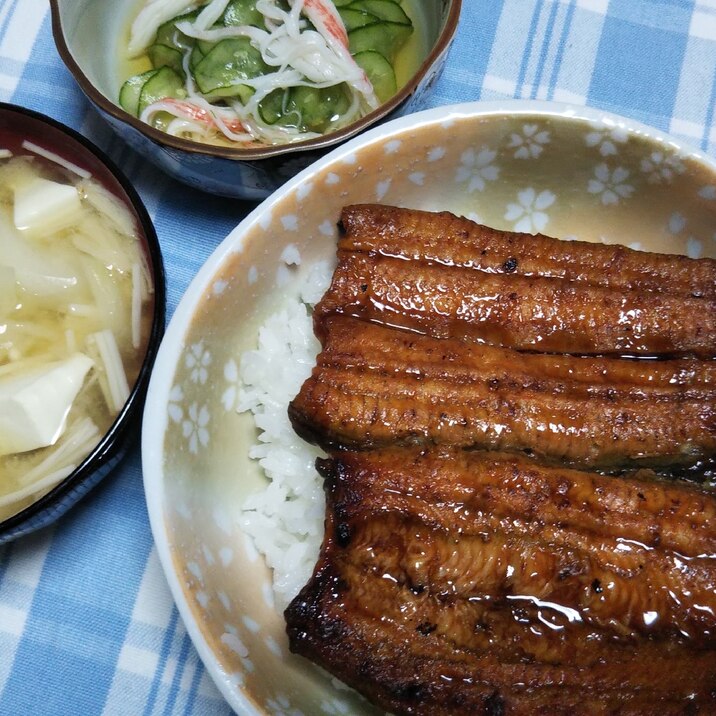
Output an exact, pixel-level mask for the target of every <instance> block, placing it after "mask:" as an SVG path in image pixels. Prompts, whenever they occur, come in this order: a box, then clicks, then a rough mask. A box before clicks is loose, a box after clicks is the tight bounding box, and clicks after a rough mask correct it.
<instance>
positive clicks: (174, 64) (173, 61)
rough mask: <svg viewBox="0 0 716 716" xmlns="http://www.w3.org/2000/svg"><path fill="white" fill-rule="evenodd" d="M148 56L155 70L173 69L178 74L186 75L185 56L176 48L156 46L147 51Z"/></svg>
mask: <svg viewBox="0 0 716 716" xmlns="http://www.w3.org/2000/svg"><path fill="white" fill-rule="evenodd" d="M147 54H148V55H149V60H150V61H151V63H152V67H154V69H159V68H160V67H171V68H172V69H173V70H174V71H175V72H177V73H178V74H180V75H182V76H183V75H184V68H183V67H182V59H183V55H182V53H181V52H180V51H179V50H177V49H176V48H174V47H167V45H157V44H154V45H152V46H151V47H150V48H149V49H148V50H147Z"/></svg>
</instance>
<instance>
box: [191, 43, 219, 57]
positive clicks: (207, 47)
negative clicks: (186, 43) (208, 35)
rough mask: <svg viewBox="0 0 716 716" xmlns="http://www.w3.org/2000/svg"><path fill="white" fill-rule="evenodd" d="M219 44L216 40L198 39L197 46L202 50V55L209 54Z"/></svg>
mask: <svg viewBox="0 0 716 716" xmlns="http://www.w3.org/2000/svg"><path fill="white" fill-rule="evenodd" d="M218 44H219V43H218V42H215V41H214V40H197V41H196V45H195V47H198V48H199V49H200V50H201V54H202V55H208V54H209V53H210V52H211V51H212V50H213V49H214V48H215V47H216V46H217V45H218Z"/></svg>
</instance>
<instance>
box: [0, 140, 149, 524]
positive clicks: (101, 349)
mask: <svg viewBox="0 0 716 716" xmlns="http://www.w3.org/2000/svg"><path fill="white" fill-rule="evenodd" d="M0 146H1V147H2V148H3V150H4V151H3V152H2V153H0V412H1V413H4V415H3V414H0V433H2V434H0V520H3V519H6V518H8V517H10V516H11V515H13V514H16V513H17V512H19V511H20V510H22V509H24V508H25V507H27V506H28V505H30V504H31V503H32V502H34V501H35V500H36V499H37V498H38V497H40V496H41V495H42V494H44V493H46V492H48V491H49V490H51V489H52V488H53V487H55V486H56V485H57V484H58V483H59V482H61V481H62V480H63V479H64V478H65V477H67V476H68V475H69V474H70V473H71V472H72V471H73V470H74V469H75V468H76V467H77V466H78V465H79V464H81V462H82V461H83V460H84V459H85V458H86V457H87V455H88V454H89V453H90V452H91V450H92V449H93V448H94V447H95V446H96V444H97V443H98V442H99V440H100V439H101V437H102V436H103V435H104V434H105V433H106V432H107V430H108V429H109V427H110V426H111V424H112V423H113V421H114V419H115V417H116V416H117V414H118V413H119V411H120V410H121V408H122V407H123V405H124V402H125V401H126V398H127V397H128V395H129V390H130V389H131V386H132V385H133V384H134V382H135V380H136V378H137V376H138V374H139V370H140V367H141V364H142V360H143V357H144V354H145V351H146V344H147V339H148V336H149V330H150V324H151V312H152V304H153V300H152V284H151V279H150V277H149V272H148V269H147V266H146V260H145V257H144V254H143V250H142V247H141V245H140V243H139V239H138V237H137V232H136V225H135V220H134V217H133V216H132V215H131V213H130V212H129V210H128V209H127V208H126V207H125V206H124V204H123V203H122V202H121V201H120V200H119V199H118V198H117V197H115V196H114V195H113V194H112V193H111V192H109V191H108V190H107V189H106V188H105V187H104V186H103V185H102V184H100V183H99V182H98V181H97V180H95V179H93V178H91V177H89V176H81V175H80V174H78V173H77V171H78V169H79V168H77V167H66V166H63V165H62V164H61V163H58V161H60V162H61V158H59V157H55V158H54V159H55V160H57V161H55V160H53V158H52V155H50V156H51V158H50V159H47V158H44V157H42V156H39V155H38V154H37V149H38V148H34V147H32V145H26V146H24V147H23V146H22V144H21V142H19V141H17V138H15V137H12V136H0ZM28 146H30V149H28ZM39 150H40V151H42V148H39ZM79 171H80V173H81V174H87V173H86V172H82V170H79ZM18 223H19V225H20V228H18ZM68 384H71V386H70V387H69V388H68V387H67V386H68ZM60 385H61V386H62V388H59V387H58V386H60ZM63 391H64V394H63ZM13 446H14V447H15V448H17V449H16V450H14V451H12V450H13ZM28 448H29V449H28ZM9 450H10V451H9Z"/></svg>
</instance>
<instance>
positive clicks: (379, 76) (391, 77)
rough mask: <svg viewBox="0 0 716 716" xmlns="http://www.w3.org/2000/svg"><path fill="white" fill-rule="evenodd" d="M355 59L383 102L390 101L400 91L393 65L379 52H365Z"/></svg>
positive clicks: (358, 54) (357, 55)
mask: <svg viewBox="0 0 716 716" xmlns="http://www.w3.org/2000/svg"><path fill="white" fill-rule="evenodd" d="M353 59H354V60H355V61H356V63H357V64H358V66H359V67H361V68H362V69H363V70H365V73H366V74H367V75H368V79H369V80H370V82H371V84H372V85H373V89H374V90H375V93H376V94H377V95H378V99H379V100H380V101H381V102H385V101H386V100H388V99H390V98H391V97H392V96H393V95H394V94H395V93H396V92H397V91H398V83H397V81H396V79H395V70H394V69H393V65H391V64H390V62H388V60H386V59H385V57H383V55H381V54H380V53H379V52H376V51H375V50H365V51H363V52H359V53H357V54H356V55H355V56H354V57H353Z"/></svg>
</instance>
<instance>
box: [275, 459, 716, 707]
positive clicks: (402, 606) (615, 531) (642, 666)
mask: <svg viewBox="0 0 716 716" xmlns="http://www.w3.org/2000/svg"><path fill="white" fill-rule="evenodd" d="M319 470H320V471H321V472H322V474H323V475H324V476H325V478H326V482H325V487H326V494H327V500H328V507H327V522H326V536H325V539H324V543H323V546H322V551H321V556H320V558H319V561H318V564H317V566H316V570H315V572H314V575H313V577H312V578H311V580H310V582H309V583H308V584H307V585H306V586H305V587H304V589H303V590H302V591H301V592H300V594H299V595H298V596H297V597H296V598H295V599H294V600H293V602H292V603H291V604H290V605H289V607H288V609H287V610H286V613H285V616H286V621H287V628H288V635H289V640H290V645H291V649H292V650H293V651H294V652H297V653H299V654H302V655H304V656H306V657H308V658H310V659H311V660H313V661H315V662H316V663H318V664H320V665H321V666H323V667H324V668H326V669H327V670H329V671H330V672H332V673H333V674H335V675H336V676H337V677H339V678H340V679H342V680H343V681H345V682H346V683H348V684H350V685H352V686H353V687H355V688H356V689H358V690H359V691H361V692H362V693H363V694H365V695H366V696H367V697H368V698H370V699H371V700H372V701H373V702H375V703H376V704H378V705H379V706H381V707H382V708H384V709H386V710H388V711H391V712H394V713H398V714H425V715H430V716H448V715H449V716H461V715H463V714H465V715H470V716H473V715H474V714H480V713H486V714H510V715H518V714H520V715H521V714H525V715H527V714H529V715H532V714H549V715H550V716H553V715H566V714H575V713H579V714H612V713H619V714H656V713H658V714H686V713H704V714H705V713H714V712H716V497H714V495H713V494H710V493H707V492H704V491H701V490H699V489H697V488H694V487H691V486H684V485H675V484H662V483H660V482H655V481H646V480H639V479H627V478H624V479H615V478H609V477H604V476H601V475H597V474H589V473H583V472H578V471H574V470H570V469H566V468H550V467H543V466H538V465H536V464H534V463H533V462H531V461H529V460H527V459H526V458H523V457H519V456H509V455H504V454H500V453H494V452H482V451H461V450H458V449H455V448H433V449H431V450H427V449H420V448H388V449H385V450H377V451H373V452H360V453H352V452H345V453H341V454H339V455H337V456H335V457H333V458H332V459H327V460H325V461H319Z"/></svg>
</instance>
